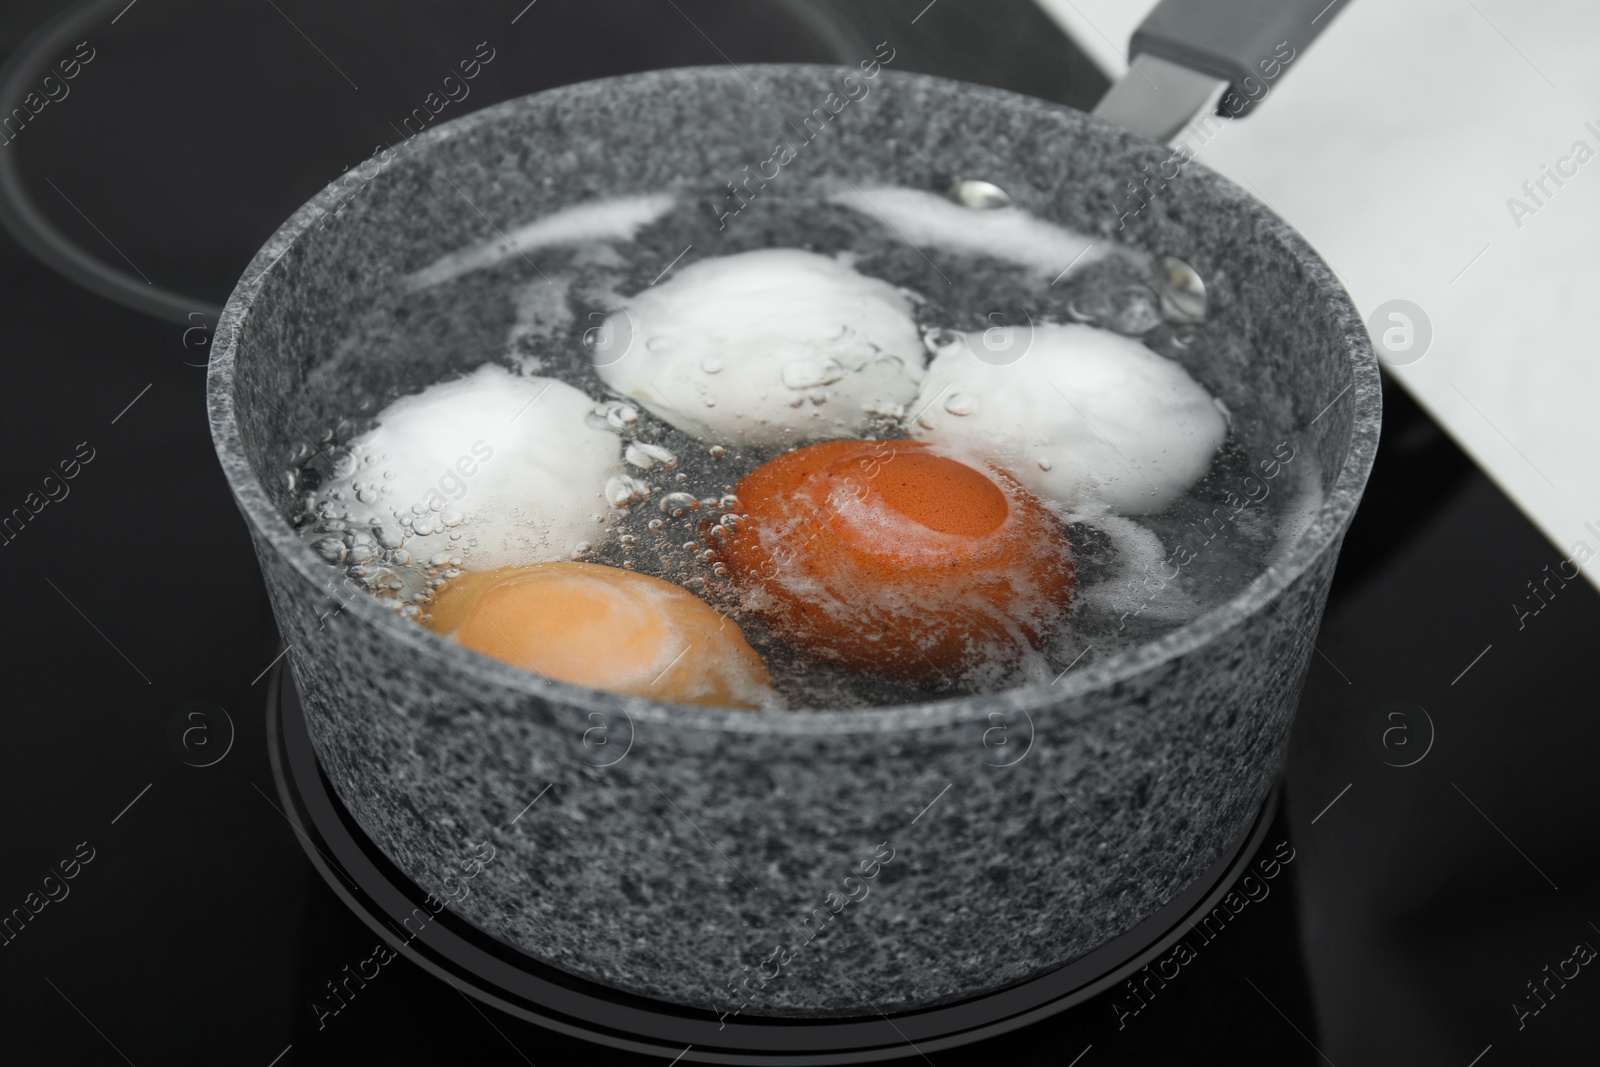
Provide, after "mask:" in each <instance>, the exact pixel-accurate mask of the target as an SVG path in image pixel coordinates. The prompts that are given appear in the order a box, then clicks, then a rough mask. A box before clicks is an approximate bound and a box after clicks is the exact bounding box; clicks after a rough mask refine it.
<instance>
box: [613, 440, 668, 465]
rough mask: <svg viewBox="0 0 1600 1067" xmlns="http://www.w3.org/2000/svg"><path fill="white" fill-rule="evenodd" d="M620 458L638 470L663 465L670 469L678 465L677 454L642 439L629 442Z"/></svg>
mask: <svg viewBox="0 0 1600 1067" xmlns="http://www.w3.org/2000/svg"><path fill="white" fill-rule="evenodd" d="M622 458H624V459H626V460H627V461H628V462H629V463H631V464H633V465H634V466H635V467H638V468H639V469H640V470H654V469H655V468H656V467H664V468H666V469H667V470H671V469H672V468H673V467H676V466H677V465H678V457H677V456H675V455H673V454H672V453H671V452H669V451H668V450H666V449H665V448H662V447H661V446H660V445H652V444H648V443H646V442H644V441H635V442H633V443H632V444H630V445H629V446H628V447H627V449H626V450H625V451H624V452H623V453H622Z"/></svg>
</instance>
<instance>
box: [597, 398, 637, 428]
mask: <svg viewBox="0 0 1600 1067" xmlns="http://www.w3.org/2000/svg"><path fill="white" fill-rule="evenodd" d="M605 416H606V425H607V426H609V427H610V428H611V429H613V430H622V429H626V428H627V427H629V426H632V425H633V424H634V423H636V422H638V421H639V412H638V411H636V410H634V409H633V408H631V407H629V406H628V405H627V404H623V403H619V402H617V401H615V400H613V401H611V402H610V403H608V404H607V405H606V406H605Z"/></svg>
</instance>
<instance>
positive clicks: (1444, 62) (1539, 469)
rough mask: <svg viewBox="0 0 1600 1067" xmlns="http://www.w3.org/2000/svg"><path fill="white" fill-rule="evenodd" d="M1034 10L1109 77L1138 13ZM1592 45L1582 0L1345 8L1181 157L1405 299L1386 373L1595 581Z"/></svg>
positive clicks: (1385, 0) (1369, 305)
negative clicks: (1250, 100)
mask: <svg viewBox="0 0 1600 1067" xmlns="http://www.w3.org/2000/svg"><path fill="white" fill-rule="evenodd" d="M1041 3H1042V5H1043V6H1044V7H1045V8H1046V9H1047V10H1048V11H1050V13H1051V14H1052V15H1053V16H1054V17H1055V18H1056V19H1057V20H1058V21H1059V22H1060V23H1061V24H1062V25H1063V26H1064V27H1065V28H1066V29H1067V30H1068V32H1069V33H1071V34H1072V36H1073V37H1074V39H1075V40H1078V41H1081V42H1082V43H1083V45H1084V47H1085V48H1086V49H1088V50H1089V51H1090V52H1091V54H1092V56H1093V57H1094V58H1095V60H1096V61H1097V62H1100V63H1103V64H1105V65H1107V67H1108V69H1112V70H1120V69H1122V67H1123V66H1125V58H1124V57H1123V55H1122V54H1121V53H1120V51H1119V50H1121V49H1125V48H1126V46H1127V40H1128V37H1129V36H1130V35H1131V33H1132V31H1133V28H1134V27H1135V26H1137V25H1138V23H1139V21H1140V19H1142V18H1143V17H1144V14H1145V13H1146V12H1147V11H1148V10H1149V9H1150V7H1152V6H1153V5H1152V4H1151V3H1148V2H1142V0H1135V2H1129V3H1123V2H1117V0H1041ZM1597 56H1600V5H1595V4H1572V3H1569V2H1566V0H1448V2H1446V0H1381V2H1380V0H1353V2H1351V3H1349V4H1347V5H1345V6H1344V7H1343V8H1342V9H1341V10H1340V12H1339V13H1338V16H1337V17H1336V18H1335V19H1334V20H1333V22H1332V24H1331V25H1330V26H1329V27H1328V29H1327V30H1326V32H1324V33H1323V34H1322V36H1321V37H1320V38H1318V39H1317V41H1316V42H1315V43H1314V44H1313V45H1312V46H1311V47H1310V48H1308V49H1306V50H1304V51H1303V52H1302V53H1301V54H1300V55H1299V56H1298V57H1297V58H1296V59H1295V60H1294V62H1293V63H1292V64H1290V66H1289V68H1288V70H1287V71H1286V73H1285V74H1284V76H1283V77H1282V78H1281V79H1280V80H1279V81H1277V82H1276V83H1274V86H1273V88H1272V89H1271V90H1270V92H1269V94H1268V97H1267V99H1266V100H1265V101H1264V102H1263V103H1262V105H1261V106H1260V108H1259V109H1258V110H1256V111H1255V112H1254V113H1253V114H1252V115H1251V116H1250V117H1249V118H1247V119H1245V120H1243V121H1240V122H1236V123H1230V124H1228V125H1227V126H1226V127H1225V128H1224V129H1222V130H1221V131H1220V132H1218V133H1217V134H1215V135H1214V136H1213V137H1212V138H1211V139H1210V140H1209V141H1207V142H1206V143H1204V144H1203V145H1201V146H1199V148H1198V153H1197V154H1198V158H1199V159H1200V160H1201V162H1203V163H1205V164H1207V165H1208V166H1211V167H1213V168H1215V169H1217V170H1219V171H1221V172H1222V173H1223V174H1226V175H1228V176H1229V177H1231V178H1233V179H1234V180H1235V181H1238V182H1239V183H1240V184H1242V185H1244V186H1245V188H1247V189H1250V190H1252V191H1254V192H1255V193H1257V195H1259V196H1260V197H1261V198H1262V199H1263V200H1265V201H1266V202H1267V203H1268V204H1269V205H1270V206H1271V207H1272V208H1273V209H1274V210H1276V211H1277V212H1278V213H1279V214H1280V215H1282V216H1283V217H1284V218H1286V219H1288V220H1289V221H1290V222H1291V223H1292V224H1294V225H1295V226H1296V227H1297V228H1298V229H1299V230H1300V231H1301V232H1302V233H1303V234H1305V236H1306V238H1307V239H1308V240H1309V241H1310V242H1311V243H1312V245H1314V246H1315V247H1316V248H1317V249H1318V251H1320V252H1321V253H1322V255H1323V257H1324V258H1325V259H1327V261H1328V262H1329V263H1330V264H1331V265H1332V266H1333V268H1334V269H1335V270H1336V271H1337V272H1338V274H1339V276H1340V277H1341V278H1342V279H1343V280H1344V282H1345V285H1346V286H1347V287H1348V288H1349V290H1350V293H1351V296H1352V297H1353V298H1354V299H1355V302H1356V304H1357V305H1358V306H1359V307H1360V308H1361V311H1362V314H1363V315H1366V316H1370V315H1371V314H1372V313H1373V311H1374V310H1375V309H1377V308H1378V307H1380V306H1381V305H1383V304H1385V303H1387V302H1388V301H1391V300H1408V301H1411V302H1412V303H1414V304H1416V305H1417V306H1419V307H1420V308H1421V309H1422V310H1423V312H1424V313H1425V314H1426V316H1427V318H1428V320H1429V322H1430V324H1431V328H1432V341H1431V344H1430V347H1429V348H1428V349H1427V351H1426V353H1425V354H1424V355H1423V356H1422V357H1421V358H1420V359H1418V360H1416V361H1415V362H1413V363H1410V364H1409V365H1405V366H1395V367H1391V371H1392V373H1393V375H1394V377H1395V378H1396V379H1397V380H1399V381H1400V382H1401V384H1402V385H1404V387H1405V388H1406V389H1407V391H1409V392H1410V393H1411V394H1412V395H1413V396H1414V397H1416V399H1417V400H1418V402H1420V403H1421V404H1422V405H1423V406H1424V407H1425V408H1427V409H1428V411H1429V412H1430V413H1431V414H1432V415H1433V417H1434V418H1435V419H1437V420H1438V421H1439V423H1440V424H1441V425H1443V426H1444V427H1445V428H1446V429H1447V430H1448V431H1449V432H1450V434H1451V435H1452V436H1453V437H1455V439H1456V440H1457V441H1458V442H1460V443H1461V445H1462V447H1463V448H1465V449H1466V451H1467V452H1468V453H1469V454H1470V455H1471V456H1472V457H1473V458H1474V459H1475V460H1476V461H1477V462H1478V464H1479V465H1480V466H1481V467H1482V468H1483V469H1484V470H1485V471H1486V472H1487V473H1488V474H1489V476H1490V477H1491V478H1493V479H1494V480H1495V482H1496V483H1498V484H1499V485H1500V487H1501V488H1502V489H1503V490H1505V492H1506V493H1507V495H1508V496H1510V497H1511V498H1512V499H1513V500H1514V501H1515V502H1516V503H1517V505H1518V506H1519V507H1521V508H1522V509H1523V511H1525V512H1526V513H1527V514H1528V515H1529V516H1530V517H1531V518H1532V520H1533V521H1534V523H1535V524H1536V525H1537V526H1538V527H1539V528H1540V529H1541V530H1543V532H1544V533H1545V534H1546V536H1548V537H1549V538H1550V539H1551V540H1552V541H1553V542H1554V543H1555V545H1556V546H1557V548H1558V551H1556V552H1553V553H1552V558H1551V564H1552V568H1553V569H1554V565H1555V564H1556V563H1557V562H1558V561H1559V560H1562V559H1569V558H1573V556H1574V552H1575V551H1577V552H1578V554H1579V555H1581V556H1583V557H1584V558H1588V556H1589V554H1593V556H1594V559H1592V560H1591V561H1590V562H1589V563H1588V564H1587V566H1585V567H1584V570H1585V571H1586V572H1587V574H1588V576H1589V578H1590V580H1591V581H1593V582H1595V583H1596V584H1600V358H1597V356H1600V340H1597V337H1596V330H1595V321H1596V318H1597V315H1600V62H1596V57H1597ZM1580 144H1581V145H1582V146H1583V147H1579V146H1580ZM1591 155H1592V158H1591ZM1580 158H1581V159H1582V160H1583V162H1581V163H1580V162H1579V159H1580ZM1556 169H1559V171H1560V172H1561V173H1560V174H1558V177H1559V180H1560V184H1559V185H1558V184H1557V181H1556V179H1555V178H1551V177H1548V176H1547V175H1548V173H1549V171H1551V170H1556ZM1178 180H1179V181H1181V180H1182V179H1181V178H1179V179H1178ZM1525 182H1526V183H1530V184H1529V186H1527V187H1526V188H1525V187H1524V183H1525ZM1541 182H1542V188H1541V187H1540V183H1541ZM1530 189H1531V193H1530V191H1529V190H1530ZM1379 332H1380V333H1381V332H1382V331H1381V330H1380V331H1379ZM1580 543H1581V544H1582V545H1583V546H1585V547H1584V548H1583V549H1582V550H1578V549H1576V547H1575V546H1577V545H1579V544H1580ZM1577 562H1578V561H1577V560H1576V559H1574V563H1575V564H1576V563H1577ZM1567 573H1569V574H1570V573H1571V571H1570V570H1569V571H1567ZM1465 577H1469V576H1464V578H1465ZM1528 577H1529V579H1533V578H1535V577H1540V575H1529V576H1528ZM1515 592H1516V591H1510V590H1508V591H1507V593H1508V595H1514V594H1515Z"/></svg>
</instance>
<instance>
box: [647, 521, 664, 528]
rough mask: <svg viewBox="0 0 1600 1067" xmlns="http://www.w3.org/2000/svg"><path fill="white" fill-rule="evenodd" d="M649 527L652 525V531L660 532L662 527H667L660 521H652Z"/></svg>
mask: <svg viewBox="0 0 1600 1067" xmlns="http://www.w3.org/2000/svg"><path fill="white" fill-rule="evenodd" d="M649 525H650V529H652V530H659V529H661V527H663V526H665V525H666V523H664V522H662V521H661V520H660V519H651V520H650V524H649Z"/></svg>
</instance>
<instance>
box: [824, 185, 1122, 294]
mask: <svg viewBox="0 0 1600 1067" xmlns="http://www.w3.org/2000/svg"><path fill="white" fill-rule="evenodd" d="M829 199H830V200H831V201H833V202H834V203H835V204H841V205H843V206H844V207H848V208H851V209H853V210H855V211H859V212H861V213H862V214H864V215H867V216H868V217H870V218H872V219H875V220H877V221H879V222H887V223H888V225H889V226H890V227H891V228H893V229H894V230H896V231H897V232H898V233H899V234H900V236H901V237H904V238H905V239H906V240H907V241H910V242H911V243H912V244H914V245H931V246H935V247H938V248H943V249H946V250H948V251H951V252H961V253H965V254H968V255H982V256H991V257H993V258H995V259H1004V260H1009V261H1010V262H1012V263H1016V264H1018V265H1020V266H1023V267H1030V268H1033V269H1034V270H1038V271H1041V272H1043V273H1045V274H1046V275H1048V276H1049V277H1050V279H1051V280H1052V283H1053V282H1055V281H1059V280H1060V279H1061V277H1063V276H1065V275H1066V274H1067V273H1068V271H1077V270H1081V269H1083V268H1084V267H1086V266H1088V265H1089V264H1090V263H1093V262H1095V261H1096V260H1099V259H1103V258H1104V257H1105V256H1106V254H1107V252H1108V251H1109V250H1110V248H1111V245H1110V243H1109V242H1105V241H1095V240H1094V239H1092V238H1089V237H1085V236H1084V235H1083V234H1080V233H1075V232H1073V231H1072V230H1069V229H1067V228H1065V227H1064V226H1057V225H1056V224H1055V223H1053V222H1046V221H1044V220H1043V219H1041V218H1039V217H1037V216H1035V215H1030V214H1029V213H1028V212H1026V211H1023V210H1022V209H1020V208H1015V207H1005V208H995V209H991V210H985V211H979V210H974V209H972V208H969V207H963V206H962V205H960V204H957V203H955V202H953V201H951V200H948V199H946V198H945V197H943V196H940V195H939V194H937V193H930V192H928V191H927V190H925V189H907V188H902V187H899V186H890V185H885V186H873V187H872V188H868V189H860V190H857V189H853V188H852V189H846V190H843V191H841V192H838V193H834V194H833V195H832V196H830V197H829Z"/></svg>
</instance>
